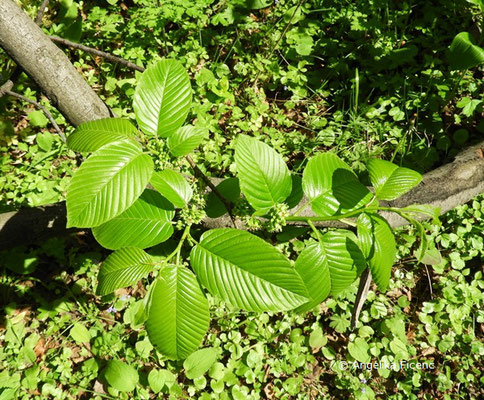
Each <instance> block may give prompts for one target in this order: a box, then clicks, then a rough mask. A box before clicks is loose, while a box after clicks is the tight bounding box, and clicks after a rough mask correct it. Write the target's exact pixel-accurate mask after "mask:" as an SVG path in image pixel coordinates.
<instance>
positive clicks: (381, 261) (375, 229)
mask: <svg viewBox="0 0 484 400" xmlns="http://www.w3.org/2000/svg"><path fill="white" fill-rule="evenodd" d="M357 230H358V237H359V239H360V243H361V244H362V246H363V253H364V254H368V256H367V260H368V262H369V265H370V271H371V275H372V277H373V280H374V281H375V282H376V284H377V285H378V287H379V288H380V290H381V291H384V290H386V288H387V286H388V282H389V280H390V275H391V271H392V266H393V262H394V261H395V256H396V254H397V247H396V243H395V237H394V236H393V232H392V229H391V228H390V226H389V225H388V223H387V222H386V220H385V219H383V218H382V217H380V216H379V215H376V214H361V215H360V216H359V217H358V220H357ZM362 232H364V235H365V236H367V235H369V236H368V237H367V238H366V239H363V238H362V237H363V236H364V235H363V234H362Z"/></svg>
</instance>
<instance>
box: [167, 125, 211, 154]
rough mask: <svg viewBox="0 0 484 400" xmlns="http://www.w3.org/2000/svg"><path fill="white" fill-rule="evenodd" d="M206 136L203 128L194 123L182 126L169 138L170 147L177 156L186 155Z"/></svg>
mask: <svg viewBox="0 0 484 400" xmlns="http://www.w3.org/2000/svg"><path fill="white" fill-rule="evenodd" d="M205 136H206V135H205V132H204V131H203V129H201V128H198V127H196V126H192V125H187V126H182V127H181V128H179V129H178V130H177V131H176V132H175V133H173V135H171V136H170V137H169V138H168V140H167V144H168V148H169V149H170V152H171V154H173V155H174V156H175V157H180V156H184V155H186V154H188V153H190V152H191V151H192V150H193V149H195V148H196V147H198V146H199V145H200V143H202V141H203V139H204V138H205Z"/></svg>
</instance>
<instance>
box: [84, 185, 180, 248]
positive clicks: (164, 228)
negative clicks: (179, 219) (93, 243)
mask: <svg viewBox="0 0 484 400" xmlns="http://www.w3.org/2000/svg"><path fill="white" fill-rule="evenodd" d="M174 216H175V211H174V208H173V205H172V204H171V203H170V202H169V201H168V200H167V199H165V198H164V197H163V196H162V195H161V194H159V193H158V192H155V191H154V190H149V189H145V191H144V192H143V194H142V195H141V196H140V197H139V198H138V200H136V201H135V202H134V203H133V205H132V206H131V207H129V208H128V209H127V210H126V211H124V212H123V213H122V214H120V215H118V216H117V217H115V218H113V219H111V220H109V221H108V222H105V223H104V224H102V225H99V226H97V227H95V228H93V229H92V233H93V235H94V237H95V238H96V240H97V241H98V242H99V244H101V246H103V247H106V248H107V249H111V250H117V249H120V248H122V247H128V246H132V247H139V248H142V249H145V248H147V247H151V246H154V245H156V244H158V243H161V242H164V241H165V240H167V239H168V238H169V237H170V236H171V235H172V234H173V226H172V223H171V220H172V219H173V217H174Z"/></svg>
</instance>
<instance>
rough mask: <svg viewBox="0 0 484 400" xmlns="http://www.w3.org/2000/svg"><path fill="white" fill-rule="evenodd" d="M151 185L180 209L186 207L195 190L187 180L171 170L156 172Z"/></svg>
mask: <svg viewBox="0 0 484 400" xmlns="http://www.w3.org/2000/svg"><path fill="white" fill-rule="evenodd" d="M150 183H151V184H152V185H153V187H154V188H155V189H156V190H157V191H158V192H160V193H161V194H162V195H163V196H164V197H166V198H167V199H168V200H169V201H170V202H171V203H172V204H174V206H175V207H178V208H183V207H185V206H186V205H187V203H188V202H189V201H190V199H191V198H192V196H193V190H192V188H191V187H190V185H189V184H188V182H187V181H186V179H185V178H184V177H183V176H182V175H181V174H180V173H178V172H176V171H172V170H171V169H165V170H163V171H160V172H155V173H154V174H153V176H152V178H151V182H150Z"/></svg>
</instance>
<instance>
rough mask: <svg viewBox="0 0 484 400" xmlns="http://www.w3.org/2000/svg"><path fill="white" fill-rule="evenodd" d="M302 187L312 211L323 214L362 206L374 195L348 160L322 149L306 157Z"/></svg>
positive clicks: (328, 214)
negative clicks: (306, 162) (314, 155)
mask: <svg viewBox="0 0 484 400" xmlns="http://www.w3.org/2000/svg"><path fill="white" fill-rule="evenodd" d="M302 187H303V191H304V193H305V194H306V196H307V197H308V198H309V200H310V201H311V207H312V209H313V211H314V212H315V213H316V214H318V215H320V216H323V217H326V216H332V215H339V214H344V213H346V212H349V211H352V210H355V209H357V208H360V207H363V206H364V205H365V204H367V203H368V202H369V201H370V200H371V199H372V197H373V196H372V194H371V192H370V191H369V190H368V188H367V187H366V186H364V185H363V184H361V183H360V182H359V181H358V178H357V177H356V175H355V174H354V172H353V171H352V170H351V168H350V167H349V166H348V164H346V163H345V162H344V161H343V160H341V159H340V158H339V157H338V156H336V155H335V154H332V153H321V154H318V155H317V156H316V157H313V158H311V159H310V160H309V162H308V165H307V166H306V168H305V170H304V173H303V180H302Z"/></svg>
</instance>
